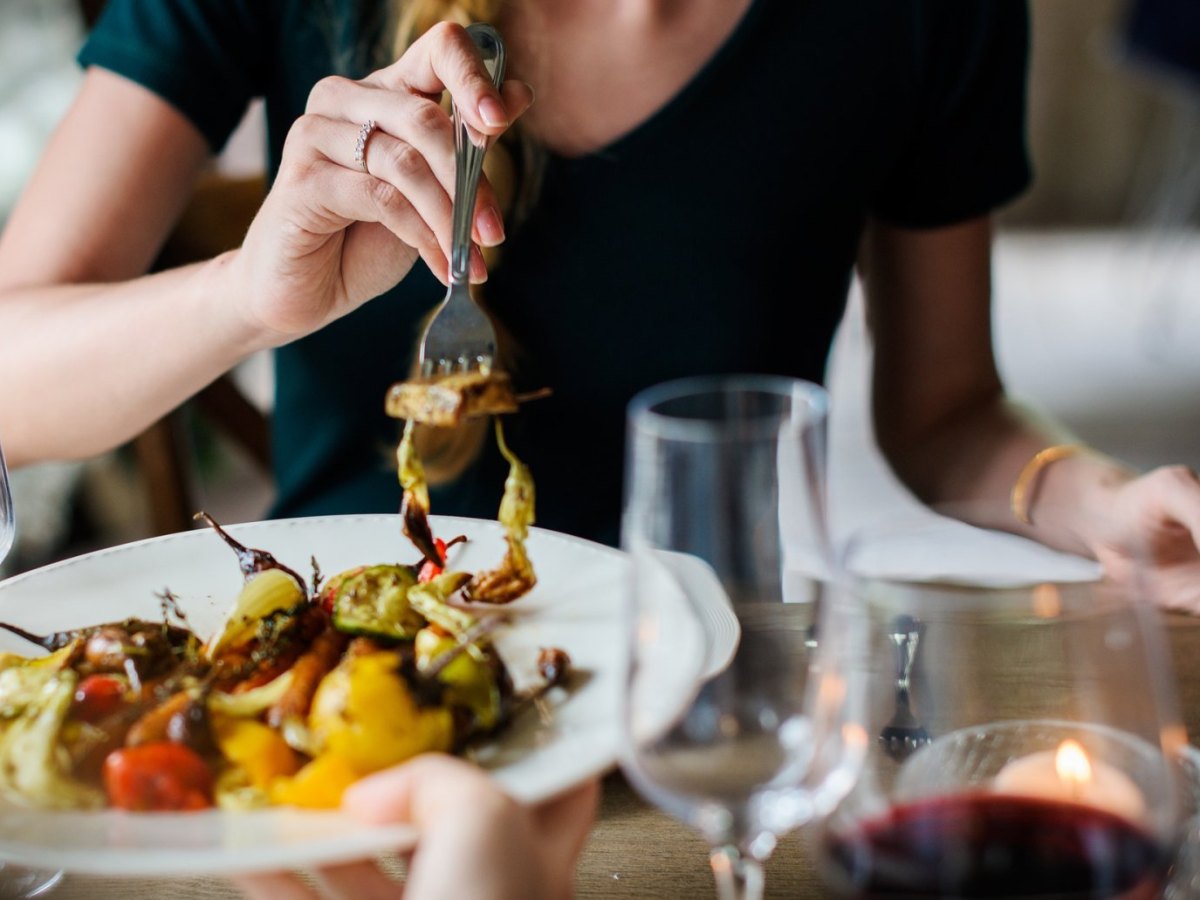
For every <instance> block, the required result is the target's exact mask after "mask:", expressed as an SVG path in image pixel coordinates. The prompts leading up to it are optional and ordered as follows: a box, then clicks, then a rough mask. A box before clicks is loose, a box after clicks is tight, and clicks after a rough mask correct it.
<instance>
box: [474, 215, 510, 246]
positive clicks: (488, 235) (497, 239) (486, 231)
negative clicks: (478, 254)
mask: <svg viewBox="0 0 1200 900" xmlns="http://www.w3.org/2000/svg"><path fill="white" fill-rule="evenodd" d="M475 227H476V228H478V229H479V236H480V237H481V238H483V245H484V246H485V247H495V246H496V245H497V244H501V243H503V242H504V220H503V219H502V218H500V212H499V211H498V210H497V209H496V207H494V206H489V207H486V208H485V209H484V210H483V211H482V212H480V213H479V215H478V216H477V217H476V219H475Z"/></svg>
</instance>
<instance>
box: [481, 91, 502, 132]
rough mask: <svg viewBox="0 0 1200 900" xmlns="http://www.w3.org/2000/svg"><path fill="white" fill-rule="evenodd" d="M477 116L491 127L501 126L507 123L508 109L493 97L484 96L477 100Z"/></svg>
mask: <svg viewBox="0 0 1200 900" xmlns="http://www.w3.org/2000/svg"><path fill="white" fill-rule="evenodd" d="M479 118H481V119H483V121H484V124H485V125H490V126H491V127H492V128H503V127H504V126H505V125H507V124H508V110H506V109H505V108H504V106H503V104H501V103H500V101H499V100H497V99H495V98H494V97H484V98H483V99H482V100H480V101H479Z"/></svg>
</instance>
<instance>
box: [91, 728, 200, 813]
mask: <svg viewBox="0 0 1200 900" xmlns="http://www.w3.org/2000/svg"><path fill="white" fill-rule="evenodd" d="M103 776H104V789H105V791H106V792H107V793H108V800H109V802H110V803H111V804H112V805H113V806H115V807H117V808H118V809H127V810H132V811H136V812H169V811H178V810H197V809H208V808H209V807H210V806H212V805H213V774H212V769H210V768H209V766H208V763H206V762H205V761H204V760H203V759H202V758H201V757H200V755H199V754H197V753H196V752H195V751H194V750H192V749H191V748H189V747H185V746H184V745H183V744H176V743H173V742H171V741H156V742H154V743H150V744H142V745H141V746H138V747H125V748H124V749H121V750H114V751H113V752H112V753H110V754H108V756H107V757H105V759H104V771H103Z"/></svg>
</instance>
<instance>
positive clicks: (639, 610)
mask: <svg viewBox="0 0 1200 900" xmlns="http://www.w3.org/2000/svg"><path fill="white" fill-rule="evenodd" d="M826 409H827V401H826V395H825V392H824V391H823V390H822V389H821V388H820V387H818V386H816V385H812V384H808V383H805V382H802V381H797V380H794V379H789V378H780V377H771V376H737V377H721V378H709V379H690V380H684V381H679V382H672V383H668V384H665V385H662V386H659V387H656V388H653V389H651V390H649V391H647V392H645V393H643V394H641V395H639V396H638V397H637V398H636V399H635V400H634V402H633V404H632V406H631V408H630V413H629V438H628V441H629V443H628V466H627V482H626V492H625V508H624V518H623V523H622V542H623V546H624V547H625V549H626V550H627V551H628V552H629V553H630V554H631V556H632V560H633V565H632V567H631V568H632V580H631V583H630V590H629V600H630V605H629V611H630V614H629V648H630V651H629V667H628V684H627V692H626V697H625V705H624V714H623V729H624V741H623V758H622V766H623V769H624V771H625V774H626V776H627V777H628V779H629V780H630V782H631V784H632V785H633V786H634V787H635V789H636V790H638V791H639V792H640V793H641V794H642V796H643V797H645V798H646V799H647V800H649V801H650V802H652V803H654V804H656V805H657V806H659V807H660V808H661V809H663V810H665V811H666V812H668V813H669V814H671V815H673V816H675V817H676V818H678V819H680V820H681V821H683V822H685V823H687V824H689V825H691V826H693V827H694V828H695V829H697V830H698V831H699V832H700V833H701V834H702V835H703V836H704V837H705V838H706V839H707V841H708V842H709V844H710V846H711V848H712V850H711V856H710V864H711V866H712V869H713V871H714V874H715V876H716V881H717V887H718V892H719V895H720V897H722V898H727V900H735V898H736V900H750V898H757V897H759V896H760V895H761V891H762V878H763V876H762V868H761V864H762V862H763V860H765V859H766V858H767V857H768V856H769V855H770V853H771V852H772V850H773V849H774V847H775V843H776V840H777V838H778V837H779V836H780V835H782V834H784V833H786V832H788V831H791V830H792V829H794V828H796V827H798V826H799V825H801V824H804V823H805V822H807V821H809V820H811V819H812V818H813V817H814V816H817V815H820V814H821V813H822V812H823V811H827V810H828V809H830V808H831V807H832V806H833V804H834V803H836V801H837V800H838V799H839V798H840V797H841V796H843V795H844V794H845V793H846V792H847V791H848V790H849V788H850V786H851V785H852V783H853V780H854V776H855V773H856V771H857V768H858V764H859V761H860V760H861V759H862V756H863V753H864V751H865V744H866V739H865V735H864V732H863V731H862V729H861V727H860V726H859V725H858V724H857V723H858V721H859V718H860V711H859V710H858V708H857V705H856V704H857V703H858V702H859V697H860V694H861V692H860V691H859V689H858V684H859V683H860V681H861V679H859V678H858V675H857V673H856V672H855V671H852V670H851V669H850V668H848V667H847V665H846V661H852V662H860V661H861V655H860V654H857V653H855V652H853V648H854V643H855V640H856V639H857V637H859V636H861V634H862V631H861V629H860V628H859V627H858V622H857V620H856V619H855V617H854V616H853V615H852V614H851V611H850V610H848V609H847V608H846V607H845V605H844V604H843V603H842V602H841V601H840V598H839V595H838V594H837V592H836V591H833V590H831V588H830V584H829V581H828V577H829V575H830V567H829V551H828V541H827V538H826V532H825V522H824V491H825V467H824V458H823V456H824V448H825V444H824V436H825V421H826Z"/></svg>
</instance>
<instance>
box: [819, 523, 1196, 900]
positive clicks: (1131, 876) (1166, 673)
mask: <svg viewBox="0 0 1200 900" xmlns="http://www.w3.org/2000/svg"><path fill="white" fill-rule="evenodd" d="M954 512H955V515H956V516H957V517H960V518H961V517H966V518H968V519H971V520H974V521H996V520H997V519H996V517H995V515H988V516H985V515H981V514H980V510H978V509H976V510H974V511H972V510H970V509H968V508H959V509H957V510H955V511H954ZM843 547H844V551H843V552H842V553H841V554H840V557H841V559H842V560H843V564H842V567H843V569H844V571H845V580H846V584H847V585H848V588H849V590H851V591H852V592H853V593H854V594H855V595H856V596H857V597H858V598H859V600H860V607H859V608H860V609H861V611H862V613H863V615H865V616H866V618H867V621H868V623H869V629H870V636H871V639H870V641H869V642H867V643H866V644H863V645H860V648H861V647H866V648H867V664H868V666H869V668H870V670H871V672H870V679H869V681H868V687H867V701H866V708H867V711H868V717H867V719H866V728H867V733H868V734H869V735H870V736H871V737H872V742H871V743H872V751H871V753H870V754H869V756H868V759H867V761H866V764H865V765H864V767H863V770H862V773H861V775H860V778H859V780H858V782H857V783H856V785H855V787H854V789H853V791H851V792H850V794H849V795H847V797H846V798H845V799H844V800H843V801H842V802H841V804H840V805H839V807H838V808H837V809H836V810H835V811H834V812H833V813H832V814H831V815H830V816H829V817H828V818H827V819H826V820H825V821H824V822H823V824H822V827H821V828H820V829H819V830H818V835H817V839H818V842H819V843H818V847H817V856H818V858H819V860H820V861H821V868H822V871H823V874H824V875H825V878H826V881H827V884H828V886H829V888H830V890H831V892H833V893H835V894H836V895H839V896H847V897H854V898H870V897H885V896H887V897H890V896H899V895H903V896H921V897H956V898H970V897H1050V896H1053V897H1056V898H1079V900H1082V898H1090V900H1101V898H1109V900H1117V898H1122V900H1135V898H1151V897H1159V896H1161V893H1162V890H1163V887H1164V883H1165V881H1166V879H1167V876H1168V871H1169V867H1170V864H1171V860H1172V858H1173V856H1174V853H1175V849H1176V846H1177V843H1178V841H1179V837H1180V833H1181V831H1180V826H1181V822H1182V819H1183V813H1184V807H1183V805H1182V803H1181V797H1182V790H1181V785H1180V781H1179V779H1178V774H1179V773H1178V768H1177V766H1176V764H1175V762H1174V761H1175V760H1177V759H1178V753H1179V748H1180V746H1181V745H1182V744H1183V743H1185V742H1186V733H1185V732H1184V729H1183V726H1182V723H1181V720H1180V717H1179V711H1178V707H1177V703H1176V696H1175V689H1174V680H1173V677H1172V674H1171V668H1170V659H1169V653H1168V650H1167V646H1166V641H1165V635H1164V634H1163V633H1162V630H1161V623H1160V621H1159V617H1158V614H1157V611H1156V609H1155V608H1154V607H1153V606H1152V604H1150V603H1149V602H1147V601H1146V599H1145V598H1144V597H1142V596H1141V595H1140V593H1139V590H1138V585H1137V583H1136V579H1131V580H1129V581H1127V582H1126V583H1122V584H1117V583H1114V582H1112V581H1109V580H1105V579H1104V578H1103V577H1101V573H1100V571H1099V569H1098V567H1097V566H1096V565H1095V564H1094V563H1092V562H1090V561H1085V560H1082V559H1080V558H1077V557H1072V556H1068V555H1064V554H1056V553H1053V552H1051V551H1048V550H1047V549H1046V548H1044V547H1040V546H1038V545H1035V544H1033V543H1032V542H1029V541H1026V540H1024V539H1022V538H1018V537H1016V536H1014V535H1009V534H1000V533H997V532H991V531H985V530H983V529H978V528H973V527H970V526H968V525H965V524H963V523H962V522H961V521H956V520H952V519H950V518H937V517H934V516H921V517H920V518H913V517H904V518H901V519H899V520H894V521H887V522H881V523H878V524H876V525H872V526H870V527H868V528H866V529H863V530H862V531H860V532H859V533H857V534H855V535H853V536H852V537H850V538H849V539H848V540H847V541H846V542H845V544H844V545H843ZM897 623H902V624H900V625H898V624H897ZM897 635H907V636H908V637H909V638H910V639H911V638H912V637H913V636H914V635H915V636H917V638H916V640H915V646H912V647H911V648H910V649H911V650H913V651H914V654H913V656H914V658H912V659H910V660H908V663H909V665H908V671H909V677H908V678H907V679H906V682H905V684H904V685H903V687H904V690H903V691H901V689H900V687H899V686H898V681H897V667H896V661H895V654H894V652H893V651H894V650H895V647H896V642H897ZM898 720H903V722H904V723H905V726H906V727H907V728H908V729H910V730H911V729H919V730H920V733H921V734H922V735H923V740H921V741H913V742H910V743H908V744H905V743H903V742H901V743H897V742H895V741H893V740H891V739H890V738H891V737H893V736H894V735H893V729H894V727H895V723H896V722H897V721H898Z"/></svg>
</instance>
